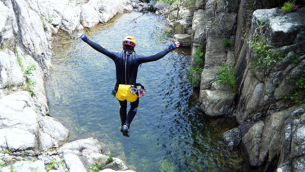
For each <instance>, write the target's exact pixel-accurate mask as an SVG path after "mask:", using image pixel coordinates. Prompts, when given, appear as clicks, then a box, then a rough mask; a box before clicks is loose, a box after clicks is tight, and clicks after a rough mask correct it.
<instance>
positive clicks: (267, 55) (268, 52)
mask: <svg viewBox="0 0 305 172" xmlns="http://www.w3.org/2000/svg"><path fill="white" fill-rule="evenodd" d="M259 23H260V24H259V27H258V28H257V29H256V30H255V33H254V37H253V41H248V44H249V45H250V46H251V48H252V50H253V52H254V67H256V68H258V67H260V68H263V67H267V66H270V65H271V64H273V63H275V62H277V61H278V60H283V55H282V54H281V53H280V52H279V50H278V49H275V48H274V47H273V46H272V45H271V44H268V43H267V40H266V38H265V37H264V36H263V33H264V30H265V29H266V25H267V24H268V21H263V20H261V21H259Z"/></svg>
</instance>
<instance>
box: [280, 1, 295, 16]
mask: <svg viewBox="0 0 305 172" xmlns="http://www.w3.org/2000/svg"><path fill="white" fill-rule="evenodd" d="M294 7H295V5H294V3H292V2H285V3H284V6H283V7H282V11H283V12H284V13H289V12H291V11H292V10H293V9H294Z"/></svg>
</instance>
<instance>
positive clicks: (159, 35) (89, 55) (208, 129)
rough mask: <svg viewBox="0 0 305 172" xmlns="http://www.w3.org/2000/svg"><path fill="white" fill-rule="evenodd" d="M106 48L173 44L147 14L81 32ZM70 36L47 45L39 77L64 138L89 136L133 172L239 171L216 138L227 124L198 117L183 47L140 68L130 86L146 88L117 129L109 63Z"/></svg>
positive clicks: (239, 161) (234, 156)
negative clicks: (124, 131) (132, 42)
mask: <svg viewBox="0 0 305 172" xmlns="http://www.w3.org/2000/svg"><path fill="white" fill-rule="evenodd" d="M85 32H86V34H87V36H88V37H89V38H90V39H91V40H93V41H94V42H97V43H99V44H102V45H103V46H104V47H106V48H107V49H109V50H114V51H121V50H122V40H123V38H124V37H125V36H127V35H131V36H134V37H135V38H136V41H137V46H136V48H135V50H136V52H137V54H144V55H150V54H154V53H156V52H159V51H161V50H163V49H165V48H166V47H167V46H168V45H169V44H170V43H171V42H172V41H173V40H172V37H173V35H172V32H171V29H170V28H169V26H168V25H167V23H166V19H165V18H164V17H162V16H157V15H154V14H151V13H146V14H142V13H137V12H132V13H126V14H119V15H117V16H116V17H115V18H113V19H112V20H111V21H110V22H108V23H107V24H102V25H99V26H97V27H95V28H93V29H91V30H86V31H85ZM76 35H77V33H75V35H74V36H67V35H66V34H64V33H61V34H59V35H58V36H57V37H56V38H55V41H54V44H53V50H54V56H53V68H52V70H51V71H50V75H49V76H48V77H47V80H46V91H47V97H48V101H49V108H50V115H51V116H53V117H55V118H57V119H59V120H60V121H61V122H62V123H63V124H64V125H65V126H66V127H67V128H68V129H69V130H70V132H71V134H70V138H69V140H70V141H73V140H76V139H82V138H88V137H94V138H97V139H98V140H99V141H100V142H101V143H102V144H103V145H106V147H107V148H108V149H109V151H110V152H111V153H112V154H113V155H114V156H115V157H118V158H120V159H122V160H124V161H125V162H126V163H127V164H128V165H129V166H130V168H131V169H133V170H136V171H138V172H153V171H154V172H155V171H162V172H163V171H164V172H165V171H166V172H178V171H190V172H196V171H247V170H248V168H247V165H246V164H247V163H246V160H245V159H244V156H243V155H242V153H241V152H240V151H239V150H236V151H233V152H229V151H228V150H227V149H226V147H225V146H223V144H221V139H220V135H221V134H222V133H223V132H225V131H227V130H228V129H231V128H233V127H235V126H236V125H237V124H236V122H235V121H234V120H231V119H226V118H219V119H209V118H206V117H204V114H203V112H202V111H201V110H200V108H199V106H198V96H197V94H196V93H194V92H193V89H192V87H191V85H190V84H189V80H188V77H187V75H188V69H189V67H190V61H191V59H190V53H191V52H190V49H189V48H179V49H177V50H175V51H174V52H171V53H169V54H168V55H166V56H165V57H164V58H162V59H160V60H158V61H156V62H151V63H145V64H142V66H141V67H140V68H139V73H138V79H137V82H140V83H142V84H143V85H144V86H145V88H146V94H145V96H144V97H141V98H140V104H139V109H138V113H137V115H136V117H135V118H134V120H133V123H132V125H131V131H130V135H131V136H130V137H129V138H127V137H123V136H122V135H121V132H120V127H121V126H120V116H119V103H118V100H117V99H116V98H114V97H113V96H112V95H111V90H112V89H113V87H114V84H115V66H114V63H113V61H112V60H111V59H109V58H107V57H106V56H104V55H102V54H101V53H99V52H97V51H95V50H93V49H92V48H91V47H90V46H89V45H87V44H86V43H84V42H82V41H81V40H80V39H76V38H75V37H76Z"/></svg>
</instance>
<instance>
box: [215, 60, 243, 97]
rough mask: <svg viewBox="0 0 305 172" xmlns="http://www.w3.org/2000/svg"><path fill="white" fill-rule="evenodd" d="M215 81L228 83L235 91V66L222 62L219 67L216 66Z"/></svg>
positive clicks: (223, 83) (236, 79)
mask: <svg viewBox="0 0 305 172" xmlns="http://www.w3.org/2000/svg"><path fill="white" fill-rule="evenodd" d="M216 78H217V83H219V84H222V85H229V86H230V88H231V89H232V90H233V91H234V92H235V91H236V89H237V81H238V78H237V77H236V76H235V67H234V66H230V65H227V64H223V65H222V66H221V68H217V74H216Z"/></svg>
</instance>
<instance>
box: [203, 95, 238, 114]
mask: <svg viewBox="0 0 305 172" xmlns="http://www.w3.org/2000/svg"><path fill="white" fill-rule="evenodd" d="M200 97H201V99H200V101H201V105H200V107H201V109H202V110H203V111H204V112H205V113H207V114H209V115H210V116H214V117H215V116H221V115H225V114H228V113H229V112H230V111H231V110H232V103H233V98H234V93H233V92H232V91H220V90H216V91H215V90H201V91H200Z"/></svg>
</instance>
